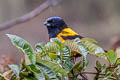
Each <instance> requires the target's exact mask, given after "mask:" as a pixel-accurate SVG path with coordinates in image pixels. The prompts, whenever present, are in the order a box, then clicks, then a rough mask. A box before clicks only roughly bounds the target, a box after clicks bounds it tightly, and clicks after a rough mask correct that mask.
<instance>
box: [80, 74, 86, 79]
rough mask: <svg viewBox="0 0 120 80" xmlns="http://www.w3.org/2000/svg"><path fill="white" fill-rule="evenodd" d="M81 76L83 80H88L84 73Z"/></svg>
mask: <svg viewBox="0 0 120 80" xmlns="http://www.w3.org/2000/svg"><path fill="white" fill-rule="evenodd" d="M80 76H81V77H82V78H83V80H88V79H87V78H86V77H85V76H84V75H83V74H82V73H80Z"/></svg>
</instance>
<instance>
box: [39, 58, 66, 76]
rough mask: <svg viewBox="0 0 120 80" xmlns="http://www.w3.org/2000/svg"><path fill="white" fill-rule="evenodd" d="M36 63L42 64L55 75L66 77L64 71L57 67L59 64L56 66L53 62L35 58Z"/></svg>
mask: <svg viewBox="0 0 120 80" xmlns="http://www.w3.org/2000/svg"><path fill="white" fill-rule="evenodd" d="M37 63H42V64H44V65H46V66H48V67H49V68H51V69H52V70H53V71H54V72H55V73H60V74H62V76H63V77H65V76H67V73H66V71H65V70H64V69H63V68H61V67H60V66H59V64H56V63H54V62H51V61H48V60H42V59H40V58H37Z"/></svg>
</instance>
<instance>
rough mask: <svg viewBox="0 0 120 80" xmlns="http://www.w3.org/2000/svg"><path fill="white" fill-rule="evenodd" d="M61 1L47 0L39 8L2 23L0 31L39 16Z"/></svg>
mask: <svg viewBox="0 0 120 80" xmlns="http://www.w3.org/2000/svg"><path fill="white" fill-rule="evenodd" d="M60 1H61V0H47V1H46V2H44V3H43V4H41V5H40V6H39V7H38V8H36V9H34V10H33V11H31V12H30V13H28V14H26V15H24V16H21V17H19V18H16V19H13V20H10V21H8V22H6V23H3V24H0V31H2V30H6V29H9V28H11V27H13V26H14V25H16V24H21V23H24V22H27V21H29V20H31V19H32V18H34V17H36V16H38V15H39V14H40V13H41V12H42V11H44V10H45V9H46V8H48V7H49V6H55V5H57V4H58V3H59V2H60Z"/></svg>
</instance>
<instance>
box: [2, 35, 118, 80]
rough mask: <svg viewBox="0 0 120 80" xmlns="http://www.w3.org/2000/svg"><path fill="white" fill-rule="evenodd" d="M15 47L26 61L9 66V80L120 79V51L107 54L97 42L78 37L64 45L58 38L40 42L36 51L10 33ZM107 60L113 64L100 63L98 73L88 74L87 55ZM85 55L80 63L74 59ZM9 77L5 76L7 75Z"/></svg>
mask: <svg viewBox="0 0 120 80" xmlns="http://www.w3.org/2000/svg"><path fill="white" fill-rule="evenodd" d="M7 35H8V37H9V38H10V40H11V42H12V44H13V45H14V46H16V47H17V48H19V49H20V50H22V51H23V53H24V60H23V61H22V62H21V64H19V65H9V67H10V68H11V71H12V74H11V72H5V73H3V74H0V79H2V80H8V77H6V75H11V77H10V78H9V80H81V78H82V79H83V80H88V79H87V77H86V76H84V74H94V75H95V77H94V80H98V79H101V78H102V79H103V80H108V79H111V80H119V75H120V66H119V65H120V57H119V51H120V49H119V48H118V49H117V50H116V51H115V52H114V51H113V50H110V51H108V52H104V50H103V49H102V48H101V47H99V46H98V45H97V44H96V43H97V42H96V41H95V40H93V39H89V38H82V39H79V38H76V39H74V40H66V41H65V42H64V43H62V42H61V41H59V40H58V39H56V38H54V39H52V40H51V42H48V43H46V44H45V43H37V44H36V45H35V47H36V48H35V50H34V49H33V48H32V47H31V45H30V44H29V43H28V42H27V41H25V40H24V39H22V38H20V37H18V36H16V35H11V34H7ZM88 53H89V54H92V55H95V56H98V57H100V58H103V59H105V60H107V61H108V63H109V64H104V65H102V64H101V63H100V61H96V67H95V69H96V72H85V69H86V68H87V66H88V61H87V60H86V57H87V55H88ZM76 55H80V56H81V58H82V59H81V60H80V61H78V62H76V61H75V60H74V57H76ZM4 74H5V75H4Z"/></svg>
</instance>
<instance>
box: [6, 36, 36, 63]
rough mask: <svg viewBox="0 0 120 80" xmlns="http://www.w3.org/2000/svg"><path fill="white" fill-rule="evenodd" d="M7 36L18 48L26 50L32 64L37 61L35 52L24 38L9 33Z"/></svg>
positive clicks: (25, 52)
mask: <svg viewBox="0 0 120 80" xmlns="http://www.w3.org/2000/svg"><path fill="white" fill-rule="evenodd" d="M7 36H8V37H9V38H10V40H11V42H12V44H13V45H14V46H16V47H17V48H18V49H20V50H22V51H23V52H24V54H26V55H27V56H28V58H29V59H30V61H31V63H32V64H35V63H36V56H35V53H34V51H33V49H32V47H31V46H30V44H29V43H28V42H27V41H25V40H24V39H22V38H20V37H18V36H16V35H12V34H7Z"/></svg>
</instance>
